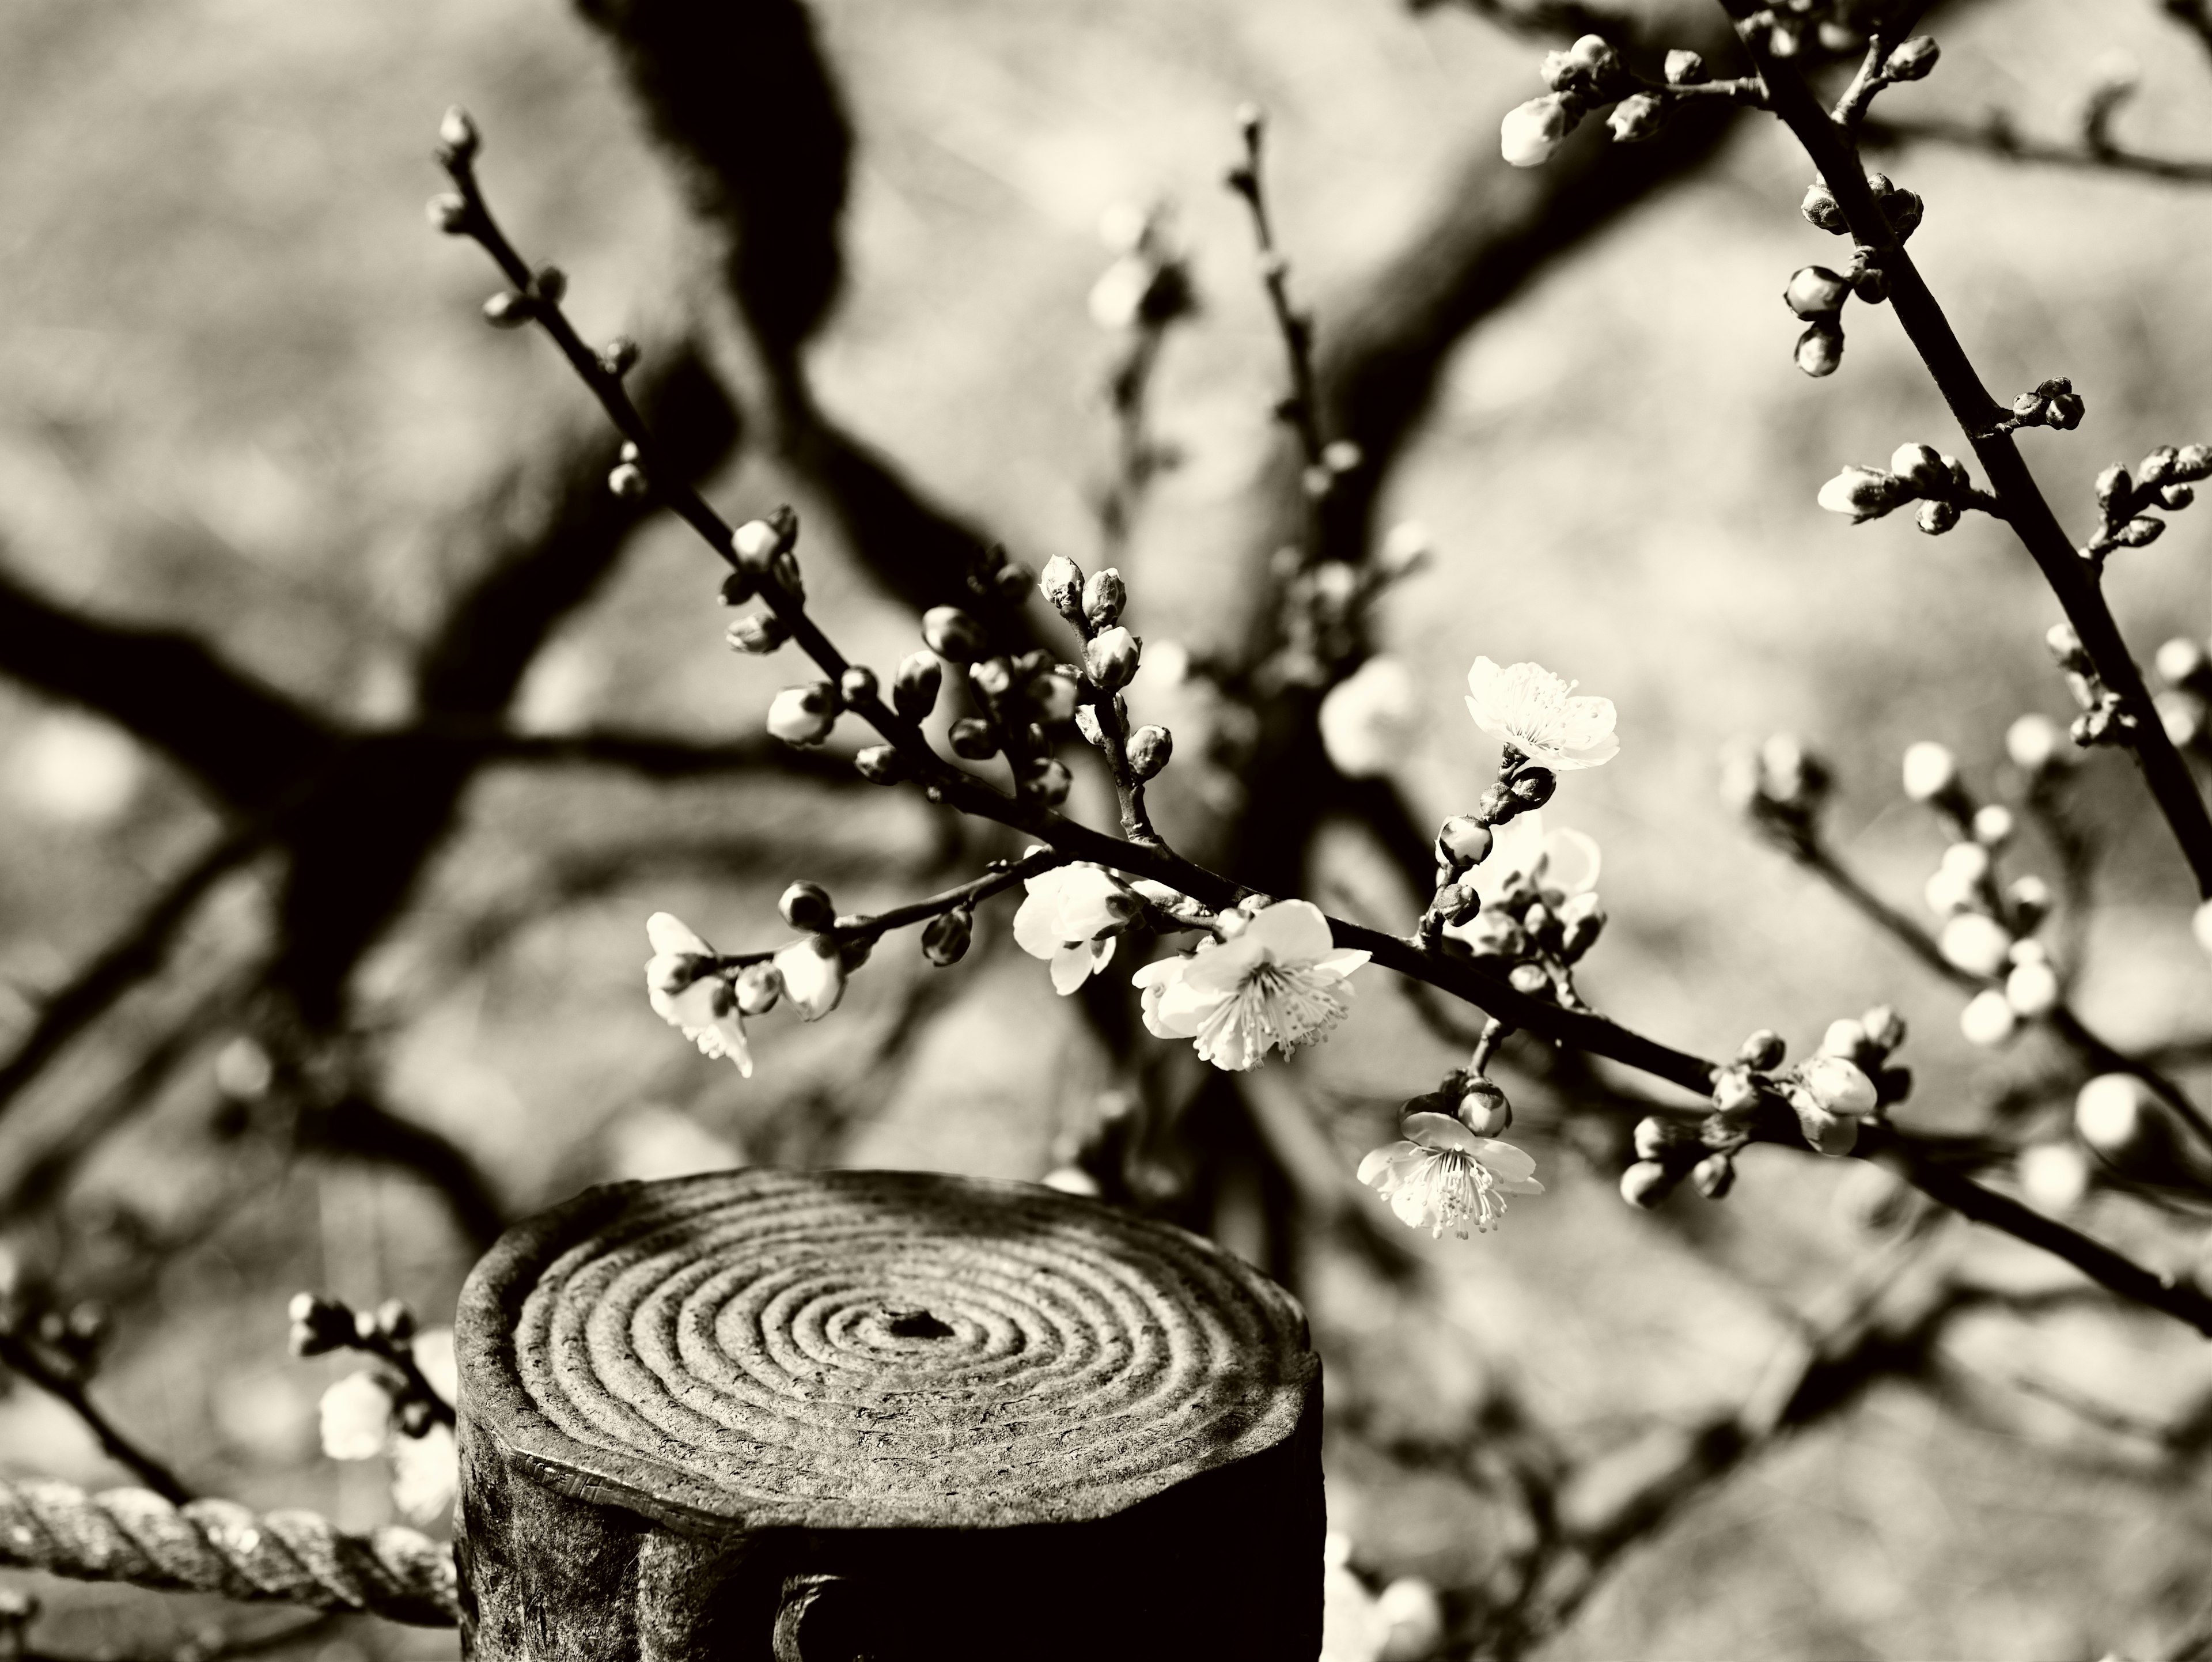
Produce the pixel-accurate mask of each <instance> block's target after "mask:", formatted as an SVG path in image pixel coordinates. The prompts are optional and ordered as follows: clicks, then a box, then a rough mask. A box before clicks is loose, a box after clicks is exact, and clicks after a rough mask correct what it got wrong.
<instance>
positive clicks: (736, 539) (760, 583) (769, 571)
mask: <svg viewBox="0 0 2212 1662" xmlns="http://www.w3.org/2000/svg"><path fill="white" fill-rule="evenodd" d="M623 450H624V453H625V454H634V453H635V447H634V446H629V445H625V446H624V447H623ZM798 547H799V515H798V514H795V513H793V511H792V510H791V509H790V508H777V509H776V510H775V512H773V513H772V514H769V516H768V517H767V518H766V519H764V520H747V521H745V522H744V524H743V525H741V526H739V527H738V528H737V530H736V531H734V532H733V533H731V536H730V556H731V561H730V563H731V570H730V575H728V576H726V577H725V578H724V579H722V604H723V605H724V606H743V605H744V603H745V602H746V601H748V600H751V599H753V598H754V597H755V596H756V595H759V594H765V593H767V592H768V591H769V589H770V588H771V587H773V588H775V589H776V590H779V591H781V593H782V594H786V595H787V596H789V597H790V598H791V599H792V600H793V601H797V602H801V603H803V602H804V601H805V599H806V585H805V581H802V579H801V578H800V576H799V555H798V552H797V550H798ZM730 643H731V644H732V646H738V647H739V648H740V649H742V650H744V651H747V652H772V651H774V650H775V647H776V646H781V644H782V643H783V642H782V640H781V637H779V638H778V639H777V640H776V641H775V643H774V645H769V646H755V645H749V644H744V643H742V642H739V641H738V638H737V636H736V633H735V631H734V630H732V637H731V642H730Z"/></svg>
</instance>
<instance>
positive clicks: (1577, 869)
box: [1543, 825, 1604, 894]
mask: <svg viewBox="0 0 2212 1662" xmlns="http://www.w3.org/2000/svg"><path fill="white" fill-rule="evenodd" d="M1603 858H1604V857H1603V856H1602V855H1601V854H1600V853H1599V852H1598V846H1597V839H1596V838H1595V837H1590V836H1589V835H1587V834H1585V833H1584V832H1582V831H1570V830H1568V829H1567V828H1566V827H1565V826H1564V825H1562V826H1561V827H1560V828H1559V830H1557V831H1553V832H1552V833H1551V835H1549V836H1548V837H1545V839H1544V878H1543V881H1544V886H1545V887H1546V888H1547V889H1558V890H1559V891H1560V892H1562V893H1565V894H1588V893H1589V892H1590V891H1591V890H1592V889H1594V888H1595V887H1596V886H1597V874H1598V870H1599V868H1600V867H1601V865H1602V864H1603Z"/></svg>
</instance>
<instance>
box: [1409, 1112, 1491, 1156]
mask: <svg viewBox="0 0 2212 1662" xmlns="http://www.w3.org/2000/svg"><path fill="white" fill-rule="evenodd" d="M1405 1132H1406V1135H1407V1136H1408V1137H1410V1138H1411V1139H1413V1141H1415V1142H1418V1143H1419V1144H1420V1145H1421V1147H1422V1148H1449V1149H1450V1150H1451V1151H1452V1152H1453V1153H1454V1154H1480V1153H1481V1152H1482V1148H1483V1146H1484V1143H1485V1141H1486V1139H1485V1138H1482V1137H1478V1136H1477V1135H1475V1134H1474V1132H1472V1131H1470V1130H1468V1129H1467V1127H1465V1126H1464V1125H1462V1124H1461V1123H1459V1122H1458V1121H1457V1120H1455V1119H1454V1118H1453V1117H1451V1116H1450V1115H1449V1114H1408V1115H1407V1116H1406V1121H1405Z"/></svg>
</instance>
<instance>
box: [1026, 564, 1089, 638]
mask: <svg viewBox="0 0 2212 1662" xmlns="http://www.w3.org/2000/svg"><path fill="white" fill-rule="evenodd" d="M1037 587H1039V588H1041V589H1042V590H1043V591H1044V598H1045V600H1046V601H1047V602H1048V604H1050V606H1051V607H1052V609H1053V610H1054V612H1058V613H1060V616H1061V617H1063V618H1066V619H1067V621H1068V622H1070V623H1071V624H1072V623H1073V622H1074V621H1075V620H1076V618H1078V617H1079V616H1080V615H1081V612H1082V606H1083V568H1082V567H1081V566H1079V565H1078V564H1076V563H1075V562H1074V561H1073V560H1071V559H1069V558H1068V557H1067V556H1066V555H1065V554H1055V555H1054V556H1053V557H1052V558H1050V559H1049V560H1047V561H1046V562H1045V563H1044V575H1042V576H1041V577H1039V578H1038V579H1037Z"/></svg>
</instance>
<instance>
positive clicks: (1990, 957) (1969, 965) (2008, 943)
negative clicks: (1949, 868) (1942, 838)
mask: <svg viewBox="0 0 2212 1662" xmlns="http://www.w3.org/2000/svg"><path fill="white" fill-rule="evenodd" d="M1968 846H1972V845H1971V844H1969V845H1968ZM2012 939H2013V938H2012V932H2011V931H2010V930H2008V929H2007V928H2005V926H2004V925H2003V924H2002V923H2000V922H1997V921H1996V919H1995V918H1994V917H1990V916H1984V914H1983V913H1980V912H1960V913H1958V914H1957V915H1956V916H1953V917H1951V918H1950V919H1948V921H1947V922H1945V923H1944V925H1943V928H1942V933H1941V934H1938V935H1937V936H1936V947H1938V949H1939V950H1941V952H1942V954H1943V960H1944V962H1946V963H1947V964H1950V965H1954V966H1956V967H1957V968H1959V969H1961V970H1964V971H1966V973H1967V974H1969V975H1978V976H1993V975H1995V974H1996V973H1997V972H1998V971H2000V970H2002V969H2003V968H2004V966H2005V964H2006V962H2007V961H2008V959H2009V958H2010V957H2011V954H2012Z"/></svg>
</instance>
